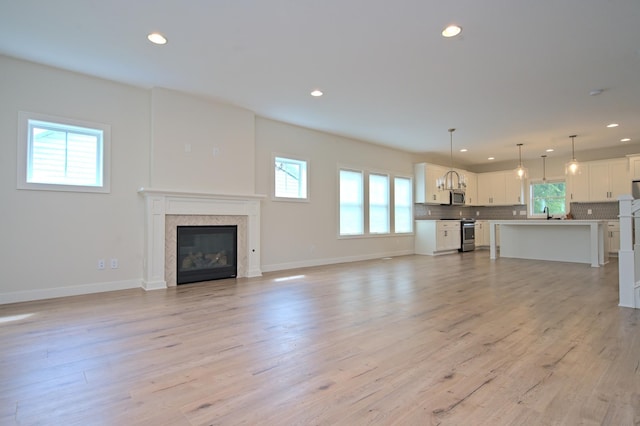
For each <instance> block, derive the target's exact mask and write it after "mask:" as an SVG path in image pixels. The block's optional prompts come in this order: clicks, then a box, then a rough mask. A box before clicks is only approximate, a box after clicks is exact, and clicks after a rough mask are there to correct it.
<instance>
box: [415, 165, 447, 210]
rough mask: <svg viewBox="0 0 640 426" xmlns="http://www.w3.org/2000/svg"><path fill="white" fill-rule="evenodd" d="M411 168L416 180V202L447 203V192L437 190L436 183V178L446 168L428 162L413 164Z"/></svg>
mask: <svg viewBox="0 0 640 426" xmlns="http://www.w3.org/2000/svg"><path fill="white" fill-rule="evenodd" d="M413 169H414V170H413V173H414V175H415V180H416V194H415V195H416V196H415V202H416V203H425V204H449V193H448V192H447V191H439V190H438V186H437V184H436V181H437V180H438V178H439V177H441V176H442V175H444V174H445V173H446V172H447V170H448V169H446V168H444V167H442V166H437V165H435V164H428V163H418V164H415V165H414V168H413Z"/></svg>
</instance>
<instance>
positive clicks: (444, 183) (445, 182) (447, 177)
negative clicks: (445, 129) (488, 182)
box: [436, 129, 467, 192]
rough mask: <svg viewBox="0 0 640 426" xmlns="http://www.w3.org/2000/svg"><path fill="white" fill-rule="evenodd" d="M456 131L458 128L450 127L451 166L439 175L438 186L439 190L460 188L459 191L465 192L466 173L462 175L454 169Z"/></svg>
mask: <svg viewBox="0 0 640 426" xmlns="http://www.w3.org/2000/svg"><path fill="white" fill-rule="evenodd" d="M455 131H456V129H449V145H450V149H451V154H450V155H451V157H450V158H451V164H450V166H451V168H450V169H449V171H448V172H447V173H445V174H444V175H443V176H442V177H439V178H438V179H436V186H437V187H438V190H439V191H453V190H458V191H463V192H464V188H466V187H467V183H466V180H465V177H464V175H460V174H459V173H458V172H456V171H455V170H453V132H455ZM454 177H455V182H456V183H455V184H454Z"/></svg>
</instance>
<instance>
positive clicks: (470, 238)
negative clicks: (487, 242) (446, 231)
mask: <svg viewBox="0 0 640 426" xmlns="http://www.w3.org/2000/svg"><path fill="white" fill-rule="evenodd" d="M460 228H461V235H460V236H461V241H460V242H461V244H460V251H471V250H475V248H476V227H475V224H474V223H473V222H462V226H461V227H460Z"/></svg>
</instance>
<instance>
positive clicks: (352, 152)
mask: <svg viewBox="0 0 640 426" xmlns="http://www.w3.org/2000/svg"><path fill="white" fill-rule="evenodd" d="M273 153H276V154H281V155H285V156H286V155H291V156H294V157H301V158H303V159H307V160H308V161H309V185H310V186H309V198H310V201H309V202H306V203H304V202H302V203H301V202H283V201H272V200H271V195H272V192H273V189H272V183H271V179H272V171H271V168H272V167H273V164H272V154H273ZM339 165H347V166H353V167H362V168H364V169H366V170H369V171H386V172H393V173H396V174H398V175H406V176H412V175H413V159H412V156H411V154H408V153H404V152H401V151H397V150H392V149H389V148H384V147H381V146H376V145H372V144H368V143H364V142H359V141H356V140H352V139H347V138H343V137H339V136H335V135H331V134H327V133H322V132H317V131H313V130H309V129H305V128H301V127H297V126H292V125H288V124H285V123H281V122H276V121H272V120H268V119H265V118H260V117H257V118H256V192H257V193H260V194H268V197H267V198H265V200H264V201H263V202H262V235H261V238H262V253H261V254H262V257H261V260H262V270H263V271H273V270H282V269H289V268H294V267H301V266H311V265H321V264H330V263H336V262H344V261H350V260H361V259H372V258H378V257H383V256H393V255H400V254H407V253H413V236H394V237H369V238H355V239H339V238H338V236H337V232H338V205H337V203H338V167H339Z"/></svg>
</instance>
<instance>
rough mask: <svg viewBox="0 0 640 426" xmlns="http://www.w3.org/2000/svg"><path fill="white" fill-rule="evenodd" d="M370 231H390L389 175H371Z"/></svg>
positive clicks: (379, 232) (381, 232) (373, 232)
mask: <svg viewBox="0 0 640 426" xmlns="http://www.w3.org/2000/svg"><path fill="white" fill-rule="evenodd" d="M369 233H371V234H386V233H389V176H386V175H379V174H370V175H369Z"/></svg>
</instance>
